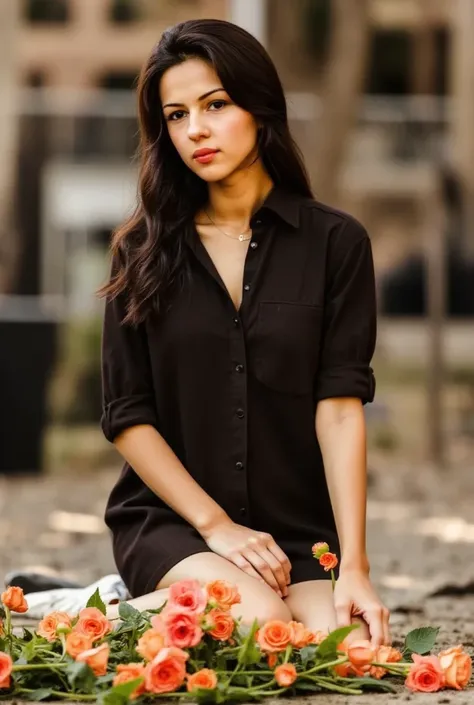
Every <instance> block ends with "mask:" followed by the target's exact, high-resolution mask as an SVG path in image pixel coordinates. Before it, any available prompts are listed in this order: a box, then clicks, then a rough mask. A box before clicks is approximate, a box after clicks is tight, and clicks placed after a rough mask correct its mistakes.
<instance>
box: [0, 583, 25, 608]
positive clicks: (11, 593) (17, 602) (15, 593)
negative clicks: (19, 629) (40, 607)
mask: <svg viewBox="0 0 474 705" xmlns="http://www.w3.org/2000/svg"><path fill="white" fill-rule="evenodd" d="M0 599H1V601H2V602H3V604H4V605H5V607H8V609H9V610H11V611H12V612H27V611H28V603H27V601H26V600H25V596H24V594H23V590H22V589H21V587H17V586H16V585H10V587H9V588H8V589H7V590H6V591H5V592H2V597H1V598H0Z"/></svg>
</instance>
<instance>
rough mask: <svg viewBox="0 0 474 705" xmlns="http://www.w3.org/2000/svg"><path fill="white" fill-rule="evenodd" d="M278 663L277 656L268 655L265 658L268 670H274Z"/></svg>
mask: <svg viewBox="0 0 474 705" xmlns="http://www.w3.org/2000/svg"><path fill="white" fill-rule="evenodd" d="M277 662H278V654H268V656H267V663H268V668H271V669H272V670H273V669H274V668H275V666H276V665H277Z"/></svg>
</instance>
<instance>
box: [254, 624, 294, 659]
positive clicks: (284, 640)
mask: <svg viewBox="0 0 474 705" xmlns="http://www.w3.org/2000/svg"><path fill="white" fill-rule="evenodd" d="M290 641H291V630H290V627H289V625H288V624H287V623H286V622H282V621H280V620H279V619H274V620H271V621H269V622H267V623H266V624H264V625H263V626H262V627H261V628H260V629H259V630H258V636H257V644H258V645H259V647H260V649H261V650H262V651H265V652H267V653H274V652H278V651H284V650H285V649H286V647H287V646H288V644H289V643H290Z"/></svg>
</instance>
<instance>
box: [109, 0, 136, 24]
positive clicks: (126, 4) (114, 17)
mask: <svg viewBox="0 0 474 705" xmlns="http://www.w3.org/2000/svg"><path fill="white" fill-rule="evenodd" d="M109 18H110V21H111V22H115V23H116V24H130V23H131V22H136V21H137V20H138V19H140V8H139V4H138V2H137V0H112V1H111V3H110V9H109Z"/></svg>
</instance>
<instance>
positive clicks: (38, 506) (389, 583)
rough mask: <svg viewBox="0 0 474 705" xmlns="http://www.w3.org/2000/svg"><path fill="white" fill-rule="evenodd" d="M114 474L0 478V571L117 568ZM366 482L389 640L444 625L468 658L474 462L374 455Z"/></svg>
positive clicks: (443, 633)
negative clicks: (437, 466) (112, 529)
mask: <svg viewBox="0 0 474 705" xmlns="http://www.w3.org/2000/svg"><path fill="white" fill-rule="evenodd" d="M117 472H118V466H117V468H114V469H112V470H111V469H104V470H102V471H100V472H98V471H94V472H87V471H84V472H83V473H81V474H78V473H75V474H74V475H73V476H71V477H66V476H64V475H61V476H56V475H55V476H45V477H43V478H41V479H34V478H21V479H17V480H12V479H8V480H7V479H6V478H2V477H0V569H1V571H2V574H3V573H5V572H6V571H8V570H11V569H12V568H42V569H49V570H54V571H56V572H58V573H60V574H61V575H63V576H64V577H67V578H70V579H73V580H78V581H79V582H81V583H82V584H87V583H89V582H92V581H94V580H97V579H98V578H99V577H101V576H102V575H104V574H106V573H109V572H110V573H112V572H115V567H114V562H113V558H112V553H111V547H110V539H109V535H108V532H107V530H106V528H105V526H104V524H103V521H102V516H103V510H104V506H105V501H106V498H107V494H108V492H109V489H110V487H111V486H112V484H113V482H114V479H115V477H116V474H117ZM370 480H371V481H370V494H369V496H370V499H369V507H368V540H369V553H370V559H371V565H372V576H373V579H374V582H375V584H376V585H377V587H378V589H379V592H380V594H381V596H382V598H383V599H384V600H385V602H386V604H387V605H388V606H389V607H390V609H391V610H392V630H393V636H394V641H395V643H397V642H398V641H399V640H400V639H401V638H402V637H403V635H404V634H406V632H407V631H409V630H410V629H411V628H413V627H416V626H422V625H428V624H430V625H434V626H439V627H440V634H439V638H438V646H439V648H445V647H447V646H449V645H453V644H456V643H463V644H464V645H465V646H466V647H467V648H468V650H469V651H470V652H471V653H472V654H474V563H473V551H472V547H473V543H474V523H472V516H473V514H472V501H473V497H474V473H472V467H470V466H468V465H467V464H463V465H462V466H461V465H459V466H457V465H453V466H452V467H451V468H450V469H449V471H444V472H443V473H439V474H437V473H436V472H434V471H433V470H432V469H430V468H429V467H427V466H420V465H417V466H413V465H411V464H410V463H409V462H401V461H394V460H393V459H390V458H388V457H386V456H383V455H380V456H378V455H371V456H370ZM316 538H317V537H315V539H316ZM470 582H471V585H469V583H470ZM435 592H438V593H440V592H441V593H443V592H444V593H447V594H439V595H438V596H434V595H433V593H435ZM314 699H317V702H318V703H319V702H321V703H323V702H326V701H327V702H331V703H346V702H350V703H354V705H358V704H360V705H362V704H363V703H369V702H370V703H372V702H374V701H378V702H383V703H391V702H406V701H410V700H413V701H415V702H416V703H420V705H421V704H422V703H424V702H425V701H426V702H427V703H428V702H430V703H455V704H456V705H461V704H463V703H474V688H473V689H472V690H468V691H465V692H461V693H457V692H453V691H444V692H442V693H440V694H435V695H429V696H424V695H421V694H419V695H411V694H410V693H408V691H405V690H403V689H401V690H400V692H399V693H397V694H396V695H388V694H381V695H375V694H367V695H364V696H353V697H349V696H337V695H331V696H325V695H321V696H315V698H310V700H312V701H313V700H314ZM304 700H307V698H300V699H299V701H301V702H303V701H304ZM278 702H279V703H281V702H282V699H279V700H278Z"/></svg>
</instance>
